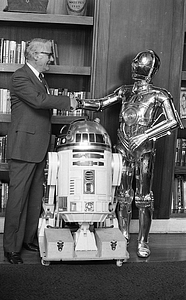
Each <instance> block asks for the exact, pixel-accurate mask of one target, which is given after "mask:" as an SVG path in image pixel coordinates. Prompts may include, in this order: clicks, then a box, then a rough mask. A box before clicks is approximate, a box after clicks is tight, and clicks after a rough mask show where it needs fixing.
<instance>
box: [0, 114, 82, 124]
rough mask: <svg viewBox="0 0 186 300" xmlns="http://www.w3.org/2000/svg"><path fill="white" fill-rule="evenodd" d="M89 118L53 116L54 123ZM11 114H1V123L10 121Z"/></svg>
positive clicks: (65, 122) (66, 122)
mask: <svg viewBox="0 0 186 300" xmlns="http://www.w3.org/2000/svg"><path fill="white" fill-rule="evenodd" d="M82 118H87V117H86V116H52V119H51V122H52V124H69V123H71V122H73V121H75V120H79V119H82ZM10 121H11V114H0V122H1V123H10Z"/></svg>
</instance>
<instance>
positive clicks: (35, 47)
mask: <svg viewBox="0 0 186 300" xmlns="http://www.w3.org/2000/svg"><path fill="white" fill-rule="evenodd" d="M49 42H50V40H47V39H41V38H34V39H32V40H31V41H29V42H27V43H26V48H25V59H26V60H32V59H33V55H34V53H36V52H41V51H42V50H43V48H44V44H46V43H49Z"/></svg>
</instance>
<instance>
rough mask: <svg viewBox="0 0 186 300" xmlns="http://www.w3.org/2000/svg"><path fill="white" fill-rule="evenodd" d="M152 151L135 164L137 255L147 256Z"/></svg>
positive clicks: (151, 195)
mask: <svg viewBox="0 0 186 300" xmlns="http://www.w3.org/2000/svg"><path fill="white" fill-rule="evenodd" d="M153 166H154V153H153V152H151V153H146V154H144V155H143V156H142V157H141V159H140V160H139V161H138V162H137V164H136V193H135V203H136V206H137V207H138V209H139V234H138V250H137V255H138V256H139V257H143V258H147V257H148V256H149V255H150V248H149V245H148V239H149V231H150V227H151V222H152V214H153V204H154V198H153V193H152V191H151V187H152V179H153Z"/></svg>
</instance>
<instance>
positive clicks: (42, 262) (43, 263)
mask: <svg viewBox="0 0 186 300" xmlns="http://www.w3.org/2000/svg"><path fill="white" fill-rule="evenodd" d="M41 264H42V265H43V266H45V267H48V266H50V261H48V260H44V259H41Z"/></svg>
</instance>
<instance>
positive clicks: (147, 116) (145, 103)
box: [122, 97, 153, 126]
mask: <svg viewBox="0 0 186 300" xmlns="http://www.w3.org/2000/svg"><path fill="white" fill-rule="evenodd" d="M134 100H135V101H134ZM151 100H152V99H148V98H147V97H135V98H134V97H133V98H131V101H129V102H125V103H124V104H123V106H122V118H123V121H124V123H125V124H126V125H128V126H132V125H135V124H141V125H147V122H149V121H150V120H151V117H152V116H151V112H152V107H153V102H152V101H151Z"/></svg>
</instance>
